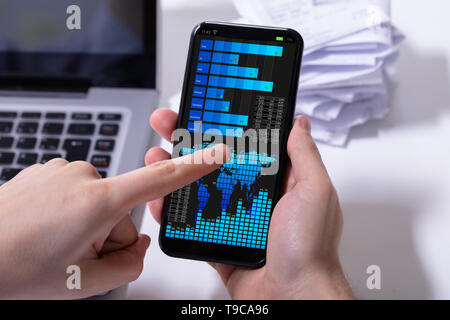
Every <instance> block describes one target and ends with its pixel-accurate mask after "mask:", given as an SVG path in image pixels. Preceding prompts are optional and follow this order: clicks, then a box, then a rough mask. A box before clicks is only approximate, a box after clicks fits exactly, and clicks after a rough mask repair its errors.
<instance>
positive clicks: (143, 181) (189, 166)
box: [103, 144, 230, 210]
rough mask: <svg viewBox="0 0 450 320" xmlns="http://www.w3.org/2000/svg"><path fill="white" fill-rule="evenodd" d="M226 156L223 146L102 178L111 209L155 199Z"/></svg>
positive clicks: (206, 171)
mask: <svg viewBox="0 0 450 320" xmlns="http://www.w3.org/2000/svg"><path fill="white" fill-rule="evenodd" d="M229 156H230V149H229V148H228V147H227V146H226V145H224V144H220V145H216V146H214V147H212V148H205V149H203V150H200V151H197V152H195V153H193V154H190V155H187V156H184V157H180V158H176V159H172V160H165V161H160V162H157V163H154V164H152V165H150V166H148V167H145V168H141V169H138V170H135V171H132V172H130V173H126V174H123V175H121V176H118V177H113V178H108V179H104V180H103V182H104V183H107V184H109V185H110V192H111V196H112V197H111V198H112V204H113V206H114V208H122V209H127V210H130V209H131V208H133V207H134V206H135V205H137V204H140V203H144V202H148V201H151V200H155V199H159V198H161V197H164V196H166V195H168V194H169V193H171V192H173V191H175V190H178V189H180V188H182V187H184V186H186V185H188V184H190V183H192V182H194V181H196V180H198V179H200V178H201V177H203V176H205V175H207V174H209V173H211V172H213V171H214V170H216V169H218V168H220V167H221V166H222V164H224V163H225V162H226V161H227V159H228V158H229Z"/></svg>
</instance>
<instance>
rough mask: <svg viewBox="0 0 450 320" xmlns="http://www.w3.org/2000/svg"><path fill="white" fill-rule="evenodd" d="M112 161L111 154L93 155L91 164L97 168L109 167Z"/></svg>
mask: <svg viewBox="0 0 450 320" xmlns="http://www.w3.org/2000/svg"><path fill="white" fill-rule="evenodd" d="M110 162H111V157H110V156H103V155H102V156H98V155H97V156H92V159H91V164H92V165H93V166H94V167H97V168H108V167H109V164H110Z"/></svg>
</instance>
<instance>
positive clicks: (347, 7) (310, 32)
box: [233, 0, 390, 55]
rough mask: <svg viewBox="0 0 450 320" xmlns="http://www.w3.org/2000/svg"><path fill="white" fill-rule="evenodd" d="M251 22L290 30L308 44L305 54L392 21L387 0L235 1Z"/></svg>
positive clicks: (242, 14) (244, 16)
mask: <svg viewBox="0 0 450 320" xmlns="http://www.w3.org/2000/svg"><path fill="white" fill-rule="evenodd" d="M233 1H234V4H235V6H236V9H237V10H238V12H239V13H240V15H241V16H242V17H243V18H245V20H246V21H247V22H249V23H255V24H265V25H272V26H282V27H289V28H293V29H295V30H297V31H299V32H300V33H301V34H302V36H303V38H304V41H305V55H306V54H308V53H311V52H313V51H315V50H318V49H320V48H321V47H324V46H325V45H326V44H327V43H329V42H332V41H335V40H337V39H340V38H343V37H345V36H348V35H350V34H354V33H356V32H359V31H362V30H365V29H368V28H372V27H375V26H379V25H382V24H383V23H388V22H389V20H390V19H389V14H388V12H386V11H385V2H386V0H358V1H354V0H342V1H337V2H334V3H329V4H327V5H315V3H314V1H313V0H233Z"/></svg>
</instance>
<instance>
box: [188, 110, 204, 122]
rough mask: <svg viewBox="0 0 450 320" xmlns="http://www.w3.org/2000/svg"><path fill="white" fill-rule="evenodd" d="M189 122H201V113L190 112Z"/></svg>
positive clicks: (196, 111)
mask: <svg viewBox="0 0 450 320" xmlns="http://www.w3.org/2000/svg"><path fill="white" fill-rule="evenodd" d="M189 120H195V121H201V120H202V112H201V111H200V110H191V112H190V113H189Z"/></svg>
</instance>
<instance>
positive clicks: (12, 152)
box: [0, 111, 124, 184]
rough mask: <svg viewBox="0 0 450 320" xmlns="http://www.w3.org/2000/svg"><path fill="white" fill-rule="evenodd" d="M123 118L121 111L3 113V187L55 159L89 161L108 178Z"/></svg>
mask: <svg viewBox="0 0 450 320" xmlns="http://www.w3.org/2000/svg"><path fill="white" fill-rule="evenodd" d="M123 119H124V114H123V113H120V112H45V111H44V112H33V111H19V112H14V111H1V112H0V184H3V183H5V182H6V181H9V180H11V179H12V178H14V177H15V176H16V175H17V174H18V173H19V172H20V171H22V170H23V169H24V168H26V167H29V166H31V165H33V164H36V163H46V162H48V161H50V160H52V159H54V158H65V159H66V160H68V161H69V162H72V161H78V160H81V161H88V162H90V163H91V164H92V165H93V166H95V167H96V168H97V170H98V172H99V174H100V175H101V176H102V177H103V178H105V177H108V175H109V174H111V171H112V170H111V163H112V161H113V157H114V151H115V150H116V148H117V145H118V140H119V136H120V133H121V130H123ZM119 155H120V153H119Z"/></svg>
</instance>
